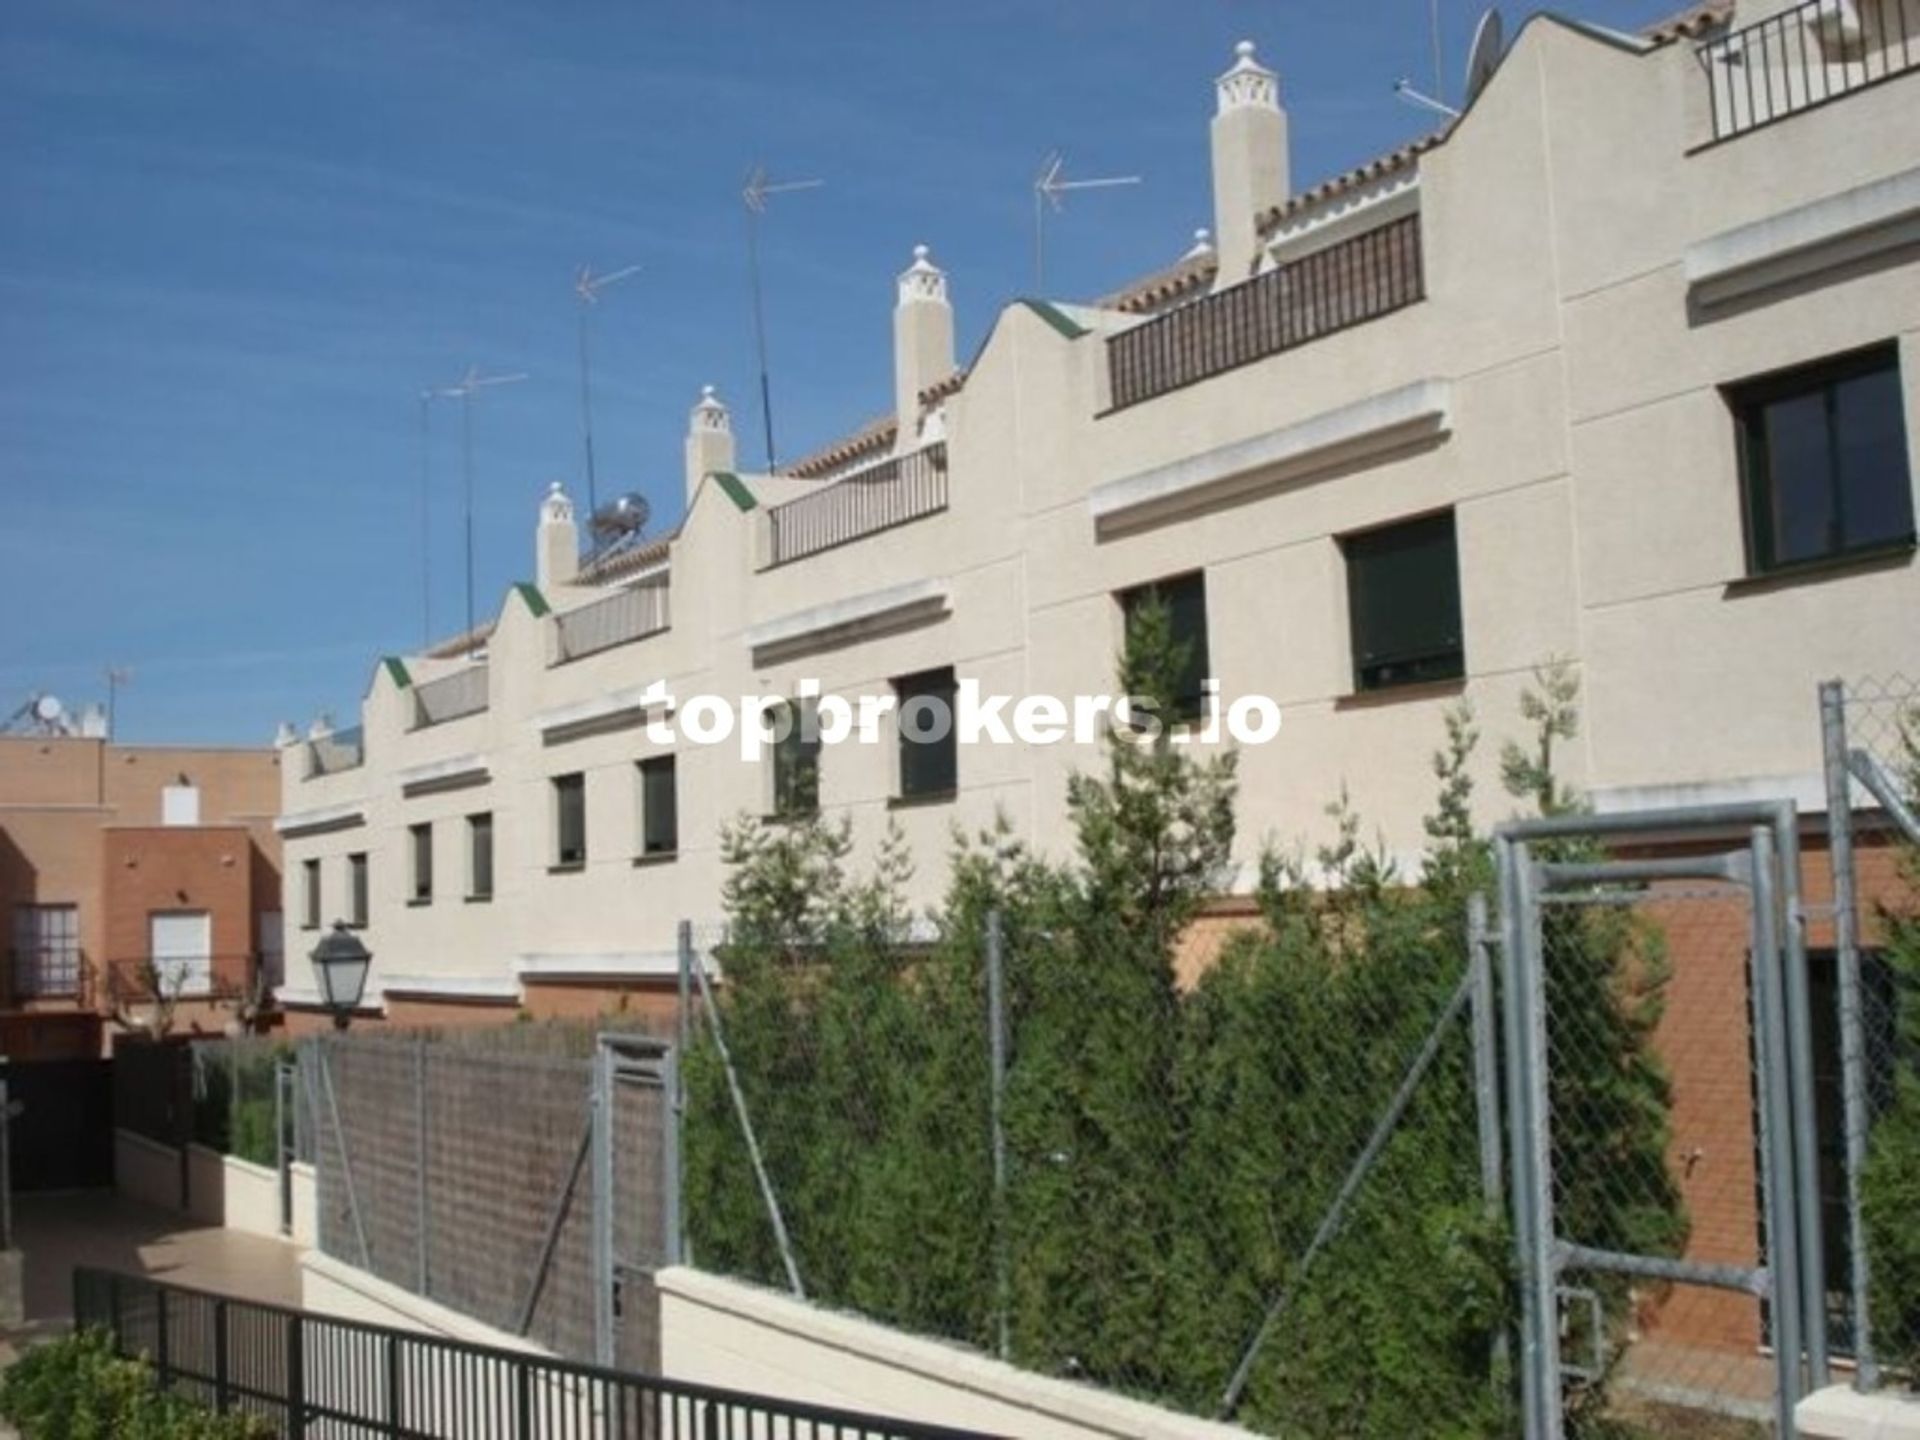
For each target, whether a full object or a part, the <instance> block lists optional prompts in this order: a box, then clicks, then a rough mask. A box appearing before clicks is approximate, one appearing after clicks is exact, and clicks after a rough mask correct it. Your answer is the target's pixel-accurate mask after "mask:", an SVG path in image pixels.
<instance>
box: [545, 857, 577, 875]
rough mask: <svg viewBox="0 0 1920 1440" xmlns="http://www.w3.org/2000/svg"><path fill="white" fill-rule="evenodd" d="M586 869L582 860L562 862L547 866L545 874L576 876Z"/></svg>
mask: <svg viewBox="0 0 1920 1440" xmlns="http://www.w3.org/2000/svg"><path fill="white" fill-rule="evenodd" d="M586 868H587V862H586V861H584V860H562V861H560V862H559V863H557V864H554V865H549V866H547V874H549V875H578V874H579V873H580V872H581V871H582V870H584V869H586Z"/></svg>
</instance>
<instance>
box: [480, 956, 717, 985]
mask: <svg viewBox="0 0 1920 1440" xmlns="http://www.w3.org/2000/svg"><path fill="white" fill-rule="evenodd" d="M513 973H514V974H515V975H518V976H520V977H522V978H523V979H529V980H598V979H611V978H617V977H619V976H622V975H629V976H635V977H640V978H644V979H649V980H653V979H660V978H663V977H665V978H671V977H673V976H676V975H678V974H679V973H680V952H679V951H678V950H613V951H607V952H604V953H600V954H584V955H550V954H533V955H520V956H517V957H515V959H514V962H513ZM707 973H708V974H709V975H712V974H715V973H717V972H716V970H715V968H714V967H713V966H712V965H711V964H709V965H708V967H707Z"/></svg>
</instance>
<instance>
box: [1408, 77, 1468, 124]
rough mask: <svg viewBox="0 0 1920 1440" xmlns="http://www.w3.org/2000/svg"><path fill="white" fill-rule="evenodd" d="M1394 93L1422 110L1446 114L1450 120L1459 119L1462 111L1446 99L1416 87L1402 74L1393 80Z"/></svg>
mask: <svg viewBox="0 0 1920 1440" xmlns="http://www.w3.org/2000/svg"><path fill="white" fill-rule="evenodd" d="M1393 93H1394V94H1396V95H1398V96H1399V97H1400V98H1401V99H1402V100H1404V101H1406V102H1407V103H1408V104H1409V105H1418V106H1419V107H1420V108H1421V109H1422V110H1431V111H1433V112H1434V113H1435V114H1436V115H1444V116H1446V117H1447V118H1448V119H1449V120H1458V119H1459V118H1460V112H1459V111H1458V110H1456V109H1454V108H1453V106H1451V105H1449V104H1447V102H1446V101H1444V100H1436V99H1434V98H1433V96H1431V95H1429V94H1427V93H1426V92H1425V91H1424V90H1418V89H1415V88H1414V84H1413V81H1411V80H1409V79H1407V77H1406V76H1404V75H1402V76H1401V77H1400V78H1399V79H1398V80H1396V81H1394V82H1393Z"/></svg>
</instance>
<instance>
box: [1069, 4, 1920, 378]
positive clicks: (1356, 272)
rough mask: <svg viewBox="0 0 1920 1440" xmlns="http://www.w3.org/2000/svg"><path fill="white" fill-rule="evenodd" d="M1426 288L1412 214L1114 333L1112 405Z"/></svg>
mask: <svg viewBox="0 0 1920 1440" xmlns="http://www.w3.org/2000/svg"><path fill="white" fill-rule="evenodd" d="M1916 3H1920V0H1916ZM1425 297H1426V276H1425V271H1424V269H1423V267H1422V264H1421V255H1420V217H1419V216H1418V215H1408V216H1406V217H1404V218H1402V219H1399V220H1394V221H1390V222H1389V223H1388V224H1385V225H1382V226H1380V227H1378V228H1377V229H1373V230H1368V231H1364V232H1363V233H1361V234H1359V235H1355V236H1354V237H1353V238H1351V239H1349V240H1342V241H1340V242H1339V243H1338V244H1334V245H1329V246H1328V247H1327V248H1326V249H1324V250H1316V251H1314V252H1313V253H1312V254H1311V255H1303V256H1301V257H1300V258H1299V259H1298V260H1294V261H1290V262H1288V263H1287V264H1284V265H1280V266H1277V267H1276V268H1274V269H1272V270H1269V271H1267V272H1266V273H1265V274H1263V275H1256V276H1255V277H1254V278H1253V279H1251V280H1248V281H1246V282H1245V283H1243V284H1240V285H1235V286H1232V287H1231V288H1229V289H1226V290H1216V291H1215V292H1214V293H1213V294H1211V295H1209V296H1207V297H1206V298H1205V299H1204V300H1196V301H1194V302H1193V303H1192V304H1190V305H1182V306H1181V307H1180V308H1179V309H1177V310H1170V311H1168V312H1167V313H1166V314H1164V315H1161V316H1158V317H1157V318H1155V319H1152V320H1149V321H1147V322H1146V323H1144V324H1141V325H1136V326H1134V327H1133V328H1132V329H1131V330H1123V331H1121V332H1120V333H1119V334H1118V335H1115V336H1113V337H1112V338H1110V339H1109V340H1108V341H1107V375H1108V378H1109V380H1110V381H1111V382H1112V384H1111V390H1112V406H1113V408H1114V409H1115V410H1120V409H1124V408H1125V407H1126V406H1128V405H1138V404H1139V403H1140V402H1141V401H1142V400H1151V399H1153V397H1154V396H1156V395H1164V394H1166V393H1167V392H1168V391H1169V390H1178V389H1179V388H1180V387H1181V386H1182V385H1191V384H1192V383H1193V382H1194V381H1196V380H1204V379H1206V378H1207V377H1208V376H1210V375H1218V374H1220V373H1221V372H1222V371H1223V370H1231V369H1233V368H1234V367H1235V366H1237V365H1245V364H1248V363H1249V362H1251V361H1254V360H1260V359H1264V358H1265V357H1266V356H1268V355H1277V354H1279V353H1280V352H1281V351H1283V350H1291V349H1293V348H1294V347H1295V346H1296V345H1305V344H1307V343H1308V342H1310V341H1313V340H1318V339H1321V338H1322V337H1323V336H1327V335H1332V334H1335V333H1336V332H1338V331H1341V330H1345V329H1348V328H1350V327H1352V326H1354V325H1359V324H1363V323H1364V322H1366V321H1368V320H1377V319H1379V318H1380V317H1381V316H1382V315H1390V314H1392V313H1393V312H1394V311H1395V310H1399V309H1401V308H1403V307H1404V306H1407V305H1411V304H1413V303H1414V302H1415V301H1416V300H1421V299H1424V298H1425Z"/></svg>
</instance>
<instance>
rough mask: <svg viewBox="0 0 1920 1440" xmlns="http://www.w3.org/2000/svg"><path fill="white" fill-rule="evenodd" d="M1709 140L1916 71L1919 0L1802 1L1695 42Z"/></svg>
mask: <svg viewBox="0 0 1920 1440" xmlns="http://www.w3.org/2000/svg"><path fill="white" fill-rule="evenodd" d="M1698 55H1699V59H1700V68H1701V71H1702V73H1703V74H1704V75H1705V76H1706V81H1707V93H1708V97H1709V103H1710V105H1711V107H1712V113H1713V134H1712V141H1711V142H1709V143H1716V142H1718V141H1721V140H1731V139H1733V138H1734V137H1735V136H1738V135H1744V134H1746V133H1747V132H1748V131H1749V130H1757V129H1759V128H1760V127H1761V126H1763V125H1771V124H1772V123H1773V122H1774V121H1776V120H1784V119H1786V117H1787V116H1789V115H1797V114H1799V113H1800V112H1801V111H1803V110H1811V109H1813V108H1814V107H1815V106H1818V105H1824V104H1826V103H1827V102H1828V101H1830V100H1838V99H1841V98H1842V97H1844V96H1847V95H1851V94H1853V93H1854V92H1855V91H1857V90H1864V89H1866V88H1867V87H1868V86H1870V85H1878V84H1879V83H1880V82H1881V81H1883V80H1891V79H1893V78H1895V77H1896V76H1899V75H1903V74H1905V73H1907V72H1908V71H1910V70H1913V69H1916V68H1920V0H1807V3H1806V4H1804V5H1796V6H1794V7H1793V8H1792V9H1790V10H1783V11H1781V12H1780V13H1779V14H1778V15H1770V16H1768V17H1767V18H1766V19H1765V20H1759V21H1756V22H1754V23H1753V24H1751V25H1746V26H1742V27H1741V28H1740V29H1738V30H1733V31H1729V32H1728V33H1727V34H1725V35H1723V36H1721V37H1720V38H1719V39H1717V40H1709V41H1708V42H1707V43H1706V44H1704V45H1702V46H1700V47H1699V51H1698Z"/></svg>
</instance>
